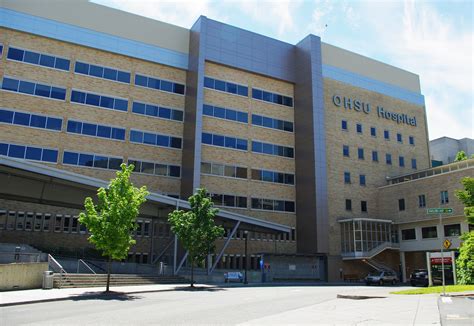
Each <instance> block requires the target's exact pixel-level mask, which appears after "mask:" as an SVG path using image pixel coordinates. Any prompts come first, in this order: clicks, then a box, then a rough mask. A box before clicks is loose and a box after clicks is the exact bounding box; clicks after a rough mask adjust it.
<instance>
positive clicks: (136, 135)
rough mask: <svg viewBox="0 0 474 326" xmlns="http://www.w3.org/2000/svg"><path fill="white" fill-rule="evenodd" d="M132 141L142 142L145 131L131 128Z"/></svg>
mask: <svg viewBox="0 0 474 326" xmlns="http://www.w3.org/2000/svg"><path fill="white" fill-rule="evenodd" d="M130 141H131V142H135V143H142V142H143V132H141V131H136V130H130Z"/></svg>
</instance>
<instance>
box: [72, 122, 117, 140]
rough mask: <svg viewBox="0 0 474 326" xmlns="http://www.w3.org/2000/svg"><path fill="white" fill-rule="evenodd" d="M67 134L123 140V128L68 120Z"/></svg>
mask: <svg viewBox="0 0 474 326" xmlns="http://www.w3.org/2000/svg"><path fill="white" fill-rule="evenodd" d="M67 132H71V133H75V134H81V135H87V136H93V137H101V138H109V139H117V140H125V129H123V128H116V127H111V126H105V125H97V124H94V123H88V122H81V121H74V120H69V121H68V122H67Z"/></svg>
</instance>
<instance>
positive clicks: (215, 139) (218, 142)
mask: <svg viewBox="0 0 474 326" xmlns="http://www.w3.org/2000/svg"><path fill="white" fill-rule="evenodd" d="M212 144H213V145H215V146H224V136H221V135H213V136H212Z"/></svg>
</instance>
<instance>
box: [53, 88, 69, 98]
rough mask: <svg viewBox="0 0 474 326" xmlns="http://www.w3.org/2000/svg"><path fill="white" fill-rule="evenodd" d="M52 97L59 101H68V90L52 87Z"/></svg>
mask: <svg viewBox="0 0 474 326" xmlns="http://www.w3.org/2000/svg"><path fill="white" fill-rule="evenodd" d="M51 97H52V98H56V99H58V100H65V99H66V89H64V88H59V87H54V86H53V87H51Z"/></svg>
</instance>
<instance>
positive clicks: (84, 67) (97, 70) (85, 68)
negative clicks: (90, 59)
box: [74, 61, 130, 84]
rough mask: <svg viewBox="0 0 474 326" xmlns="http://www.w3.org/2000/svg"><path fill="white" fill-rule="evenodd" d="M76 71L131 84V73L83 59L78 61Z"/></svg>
mask: <svg viewBox="0 0 474 326" xmlns="http://www.w3.org/2000/svg"><path fill="white" fill-rule="evenodd" d="M74 72H75V73H78V74H83V75H88V76H93V77H98V78H104V79H109V80H113V81H118V82H121V83H126V84H130V73H129V72H127V71H121V70H118V69H113V68H108V67H102V66H98V65H93V64H89V63H85V62H81V61H76V65H75V67H74Z"/></svg>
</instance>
